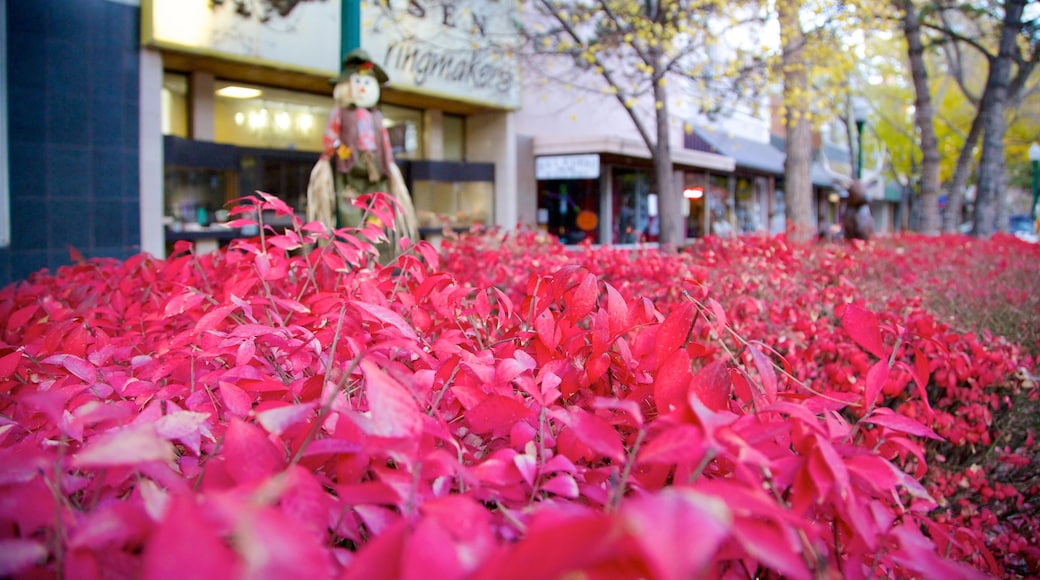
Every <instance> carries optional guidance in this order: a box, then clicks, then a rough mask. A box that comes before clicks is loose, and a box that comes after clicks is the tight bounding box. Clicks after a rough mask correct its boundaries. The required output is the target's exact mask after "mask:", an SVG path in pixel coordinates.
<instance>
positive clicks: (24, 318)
mask: <svg viewBox="0 0 1040 580" xmlns="http://www.w3.org/2000/svg"><path fill="white" fill-rule="evenodd" d="M39 308H40V305H39V304H30V305H28V306H23V307H22V308H19V309H18V310H15V311H14V313H12V314H11V316H10V317H8V319H7V330H18V329H20V328H21V327H23V326H25V323H26V322H29V319H30V318H32V316H33V314H36V311H37V310H39Z"/></svg>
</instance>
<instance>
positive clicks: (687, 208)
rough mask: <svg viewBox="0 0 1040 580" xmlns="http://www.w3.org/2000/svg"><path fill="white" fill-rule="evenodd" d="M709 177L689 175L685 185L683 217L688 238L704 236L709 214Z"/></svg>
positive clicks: (696, 174)
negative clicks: (707, 214)
mask: <svg viewBox="0 0 1040 580" xmlns="http://www.w3.org/2000/svg"><path fill="white" fill-rule="evenodd" d="M707 181H708V179H707V176H706V175H705V174H703V173H687V174H686V176H685V184H684V185H683V215H684V216H685V217H686V237H687V238H699V237H702V236H704V233H705V232H704V229H705V223H706V213H707V198H708V195H707V191H708V188H707Z"/></svg>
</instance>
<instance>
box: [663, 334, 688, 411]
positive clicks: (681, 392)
mask: <svg viewBox="0 0 1040 580" xmlns="http://www.w3.org/2000/svg"><path fill="white" fill-rule="evenodd" d="M660 336H661V335H660V334H658V340H660ZM692 379H693V371H692V370H691V369H690V355H689V354H687V353H686V351H685V350H681V349H679V350H673V351H672V352H671V355H669V356H668V358H667V359H665V360H664V362H662V363H661V365H660V367H659V368H658V369H657V376H656V377H655V378H654V399H655V400H656V401H657V409H658V411H659V412H661V413H662V414H663V413H670V412H672V411H674V410H676V409H679V408H681V407H682V406H683V405H684V404H685V403H686V397H687V394H688V393H689V390H690V381H691V380H692Z"/></svg>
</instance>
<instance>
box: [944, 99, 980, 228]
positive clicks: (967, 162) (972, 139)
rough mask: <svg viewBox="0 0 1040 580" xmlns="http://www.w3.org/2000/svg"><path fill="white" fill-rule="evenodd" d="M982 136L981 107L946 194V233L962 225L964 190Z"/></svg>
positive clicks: (965, 141)
mask: <svg viewBox="0 0 1040 580" xmlns="http://www.w3.org/2000/svg"><path fill="white" fill-rule="evenodd" d="M985 100H986V99H985V97H983V102H985ZM980 135H982V111H981V107H980V110H979V111H978V112H977V113H976V114H975V119H974V120H972V122H971V129H970V130H969V131H968V136H967V137H965V138H964V146H963V147H962V148H961V152H960V154H959V155H958V156H957V165H956V166H955V167H954V170H953V180H952V181H951V182H950V188H949V190H948V191H947V193H946V212H945V215H944V217H943V231H944V232H946V233H956V232H957V231H958V230H957V228H958V226H960V225H961V212H962V210H963V209H964V189H965V187H966V186H967V183H968V175H969V174H970V173H971V167H972V162H973V161H974V160H975V155H974V151H975V144H976V143H978V142H979V136H980Z"/></svg>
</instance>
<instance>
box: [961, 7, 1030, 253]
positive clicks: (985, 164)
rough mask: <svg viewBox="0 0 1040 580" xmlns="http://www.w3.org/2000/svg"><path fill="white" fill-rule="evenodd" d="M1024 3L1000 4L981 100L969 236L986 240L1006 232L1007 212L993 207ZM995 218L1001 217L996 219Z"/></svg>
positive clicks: (1000, 176)
mask: <svg viewBox="0 0 1040 580" xmlns="http://www.w3.org/2000/svg"><path fill="white" fill-rule="evenodd" d="M1024 7H1025V0H1008V1H1007V2H1006V3H1005V5H1004V26H1003V29H1002V31H1001V34H1000V51H999V52H998V53H997V57H996V58H995V59H994V60H993V61H992V63H991V64H990V67H989V76H988V78H987V79H986V92H985V94H984V95H983V97H982V104H981V108H982V110H983V114H982V126H983V131H984V132H985V134H984V136H983V138H982V159H981V160H980V161H979V185H978V191H977V192H976V196H975V224H974V227H973V228H972V233H974V234H975V235H976V236H982V237H988V236H990V235H992V234H993V232H995V231H997V228H998V227H999V228H1001V229H1003V230H1005V231H1006V230H1007V212H1006V211H1004V210H998V208H997V206H998V204H999V203H1001V201H1002V200H1003V199H1004V196H1003V195H1002V192H1001V191H1000V189H1001V188H1003V186H1004V183H1005V182H1006V174H1005V173H1004V172H1005V170H1006V168H1005V161H1006V160H1005V158H1004V136H1005V134H1006V133H1007V122H1006V120H1005V119H1004V113H1005V109H1006V107H1007V103H1008V94H1009V90H1008V87H1009V85H1010V82H1011V63H1012V61H1013V60H1014V58H1015V49H1016V47H1015V43H1016V42H1017V40H1018V33H1019V31H1020V30H1021V27H1022V11H1023V9H1024ZM998 218H1002V220H1001V219H998Z"/></svg>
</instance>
